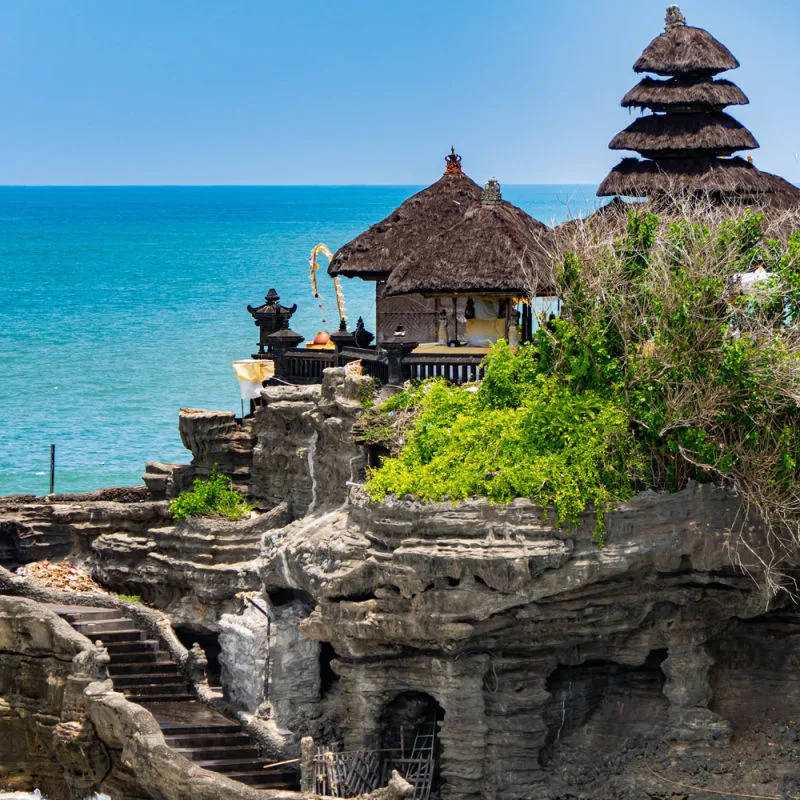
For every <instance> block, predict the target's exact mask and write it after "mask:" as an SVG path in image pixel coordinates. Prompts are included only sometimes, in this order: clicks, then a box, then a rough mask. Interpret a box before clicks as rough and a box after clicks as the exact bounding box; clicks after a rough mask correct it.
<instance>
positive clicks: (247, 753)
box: [54, 606, 298, 789]
mask: <svg viewBox="0 0 800 800" xmlns="http://www.w3.org/2000/svg"><path fill="white" fill-rule="evenodd" d="M54 610H55V611H56V613H58V614H59V615H60V616H62V617H63V618H64V619H66V620H67V622H69V623H70V624H71V625H72V627H73V628H75V630H77V631H78V632H79V633H82V634H83V635H84V636H86V637H87V638H88V639H90V640H91V641H92V642H95V641H97V640H98V639H99V640H100V641H102V643H103V646H104V647H105V648H106V649H107V650H108V654H109V656H110V659H111V660H110V662H109V665H108V674H109V677H110V678H111V679H112V681H113V683H114V689H115V690H117V691H119V692H121V693H123V694H124V695H125V697H126V698H127V699H128V700H130V701H131V702H133V703H138V704H140V705H142V706H144V707H145V708H147V709H148V710H149V711H150V712H151V713H152V714H153V716H154V717H155V718H156V720H157V721H158V723H159V725H160V726H161V730H162V732H163V733H164V738H165V740H166V742H167V744H168V745H169V746H170V747H172V748H173V749H174V750H175V751H176V752H178V753H181V755H183V756H185V757H186V758H188V759H190V760H191V761H194V762H196V763H197V764H198V766H201V767H204V768H205V769H209V770H212V771H213V772H219V773H224V774H225V776H226V777H228V778H232V779H233V780H237V781H241V782H242V783H246V784H248V785H250V786H252V787H253V788H256V789H296V788H297V785H298V784H297V776H296V773H295V772H293V771H292V770H290V769H288V768H286V767H284V768H280V767H277V768H272V769H266V770H265V769H264V767H265V762H264V760H263V759H262V758H261V757H260V755H259V753H258V750H257V749H256V748H255V746H254V745H253V743H252V742H251V741H250V738H249V737H248V736H247V734H246V733H244V732H243V731H242V729H241V728H240V727H239V725H237V724H236V723H235V722H232V721H231V720H229V719H228V718H227V717H224V716H223V715H222V714H220V713H218V712H217V711H214V710H213V709H210V708H208V707H207V706H204V705H202V704H201V703H199V702H197V700H196V699H195V695H194V692H193V691H192V688H191V686H190V685H189V684H188V683H187V682H186V680H185V679H184V677H183V676H182V675H181V672H180V669H179V667H178V664H177V663H176V662H175V661H174V659H173V658H172V656H171V655H170V653H169V652H167V651H166V650H164V649H162V648H161V645H160V643H159V642H158V641H157V640H155V639H148V638H147V636H146V634H145V633H144V632H143V631H142V630H141V629H140V628H139V627H137V625H136V623H135V621H134V620H133V619H131V618H130V617H127V616H125V614H124V613H123V612H121V611H119V610H117V609H108V608H94V607H83V606H59V607H56V608H55V609H54Z"/></svg>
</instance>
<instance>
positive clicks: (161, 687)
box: [124, 681, 191, 697]
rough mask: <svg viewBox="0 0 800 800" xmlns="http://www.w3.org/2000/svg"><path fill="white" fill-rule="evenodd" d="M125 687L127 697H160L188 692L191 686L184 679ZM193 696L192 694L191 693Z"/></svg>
mask: <svg viewBox="0 0 800 800" xmlns="http://www.w3.org/2000/svg"><path fill="white" fill-rule="evenodd" d="M124 688H125V696H126V697H148V696H154V695H158V696H159V697H162V696H163V697H172V696H174V695H184V694H188V692H189V686H188V684H187V683H185V682H184V681H180V682H178V681H175V682H173V683H169V682H167V681H163V682H162V683H148V684H144V685H142V686H129V687H124ZM189 696H190V697H191V695H189Z"/></svg>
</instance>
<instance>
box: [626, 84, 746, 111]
mask: <svg viewBox="0 0 800 800" xmlns="http://www.w3.org/2000/svg"><path fill="white" fill-rule="evenodd" d="M748 102H749V100H748V99H747V97H746V96H745V93H744V92H743V91H742V90H741V89H740V88H739V87H738V86H737V85H736V84H735V83H731V82H730V81H726V80H720V81H715V80H711V79H710V78H708V79H704V80H692V79H690V78H673V79H672V80H669V81H659V80H655V79H654V78H644V79H642V80H641V81H640V82H639V83H637V84H636V86H634V87H633V89H631V90H630V91H629V92H628V93H627V94H626V95H625V97H623V98H622V107H623V108H649V109H651V110H652V111H671V110H675V111H685V110H686V109H687V108H692V107H695V108H696V107H700V106H702V107H703V108H707V109H708V110H709V111H721V110H722V109H723V108H725V106H743V105H747V103H748Z"/></svg>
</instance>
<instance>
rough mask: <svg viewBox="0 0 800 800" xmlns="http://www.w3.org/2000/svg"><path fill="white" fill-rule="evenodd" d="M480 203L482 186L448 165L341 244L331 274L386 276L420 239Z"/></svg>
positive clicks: (445, 227) (443, 228) (455, 221)
mask: <svg viewBox="0 0 800 800" xmlns="http://www.w3.org/2000/svg"><path fill="white" fill-rule="evenodd" d="M450 163H451V162H448V165H449V164H450ZM452 163H455V162H452ZM480 204H481V187H480V186H478V184H477V183H475V181H473V180H472V179H471V178H469V177H467V176H466V175H465V174H464V173H463V172H462V171H461V170H460V169H458V170H456V169H452V168H450V167H449V166H448V171H447V172H445V174H444V175H442V177H441V178H439V180H438V181H436V183H434V184H433V185H431V186H429V187H428V188H427V189H423V190H422V191H421V192H418V193H417V194H415V195H414V196H413V197H409V198H408V200H406V201H405V202H404V203H402V204H401V205H400V206H399V207H398V208H396V209H395V210H394V211H392V213H391V214H389V216H388V217H386V219H383V220H381V221H380V222H378V223H376V224H375V225H373V226H372V227H371V228H369V229H368V230H366V231H364V233H362V234H360V235H359V236H356V238H355V239H353V240H352V241H350V242H348V243H347V244H346V245H344V246H343V247H340V248H339V249H338V250H337V251H336V253H334V256H333V259H332V260H331V263H330V266H329V267H328V272H329V274H331V275H344V276H345V277H347V278H353V277H358V278H364V279H365V280H383V279H385V278H386V277H387V276H388V275H389V273H390V272H392V270H393V269H394V268H395V267H396V266H397V265H398V264H399V263H400V262H401V261H402V260H404V259H406V258H407V257H408V254H409V253H410V252H413V251H415V250H416V249H417V248H419V247H420V245H421V243H423V242H425V241H427V240H428V239H429V238H431V237H432V236H436V235H437V234H438V233H440V232H441V231H446V230H448V229H450V228H452V227H453V226H454V225H457V224H458V223H459V222H461V221H462V220H463V218H464V215H465V214H466V213H467V212H468V211H469V210H470V209H473V208H477V207H480Z"/></svg>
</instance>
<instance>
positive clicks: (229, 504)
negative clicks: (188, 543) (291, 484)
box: [169, 464, 253, 520]
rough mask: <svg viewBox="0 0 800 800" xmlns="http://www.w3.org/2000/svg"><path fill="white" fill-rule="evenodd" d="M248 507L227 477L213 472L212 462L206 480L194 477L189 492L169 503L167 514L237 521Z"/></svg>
mask: <svg viewBox="0 0 800 800" xmlns="http://www.w3.org/2000/svg"><path fill="white" fill-rule="evenodd" d="M252 508H253V507H252V506H250V505H248V504H247V503H246V502H245V499H244V497H242V495H241V494H239V492H237V491H236V490H235V489H234V488H233V487H232V485H231V480H230V478H228V477H226V476H225V475H222V474H221V473H219V472H218V471H217V465H216V464H215V465H214V468H213V469H212V470H211V474H210V475H209V476H208V480H202V479H201V478H197V479H196V480H195V482H194V486H193V488H192V490H191V491H189V492H182V493H181V494H180V495H179V496H178V497H176V498H175V499H174V500H173V501H172V502H171V503H170V504H169V513H170V514H171V515H172V517H173V519H176V520H181V519H186V518H187V517H190V516H200V517H225V518H227V519H230V520H237V519H241V518H242V517H245V516H247V514H249V513H250V511H251V510H252Z"/></svg>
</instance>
